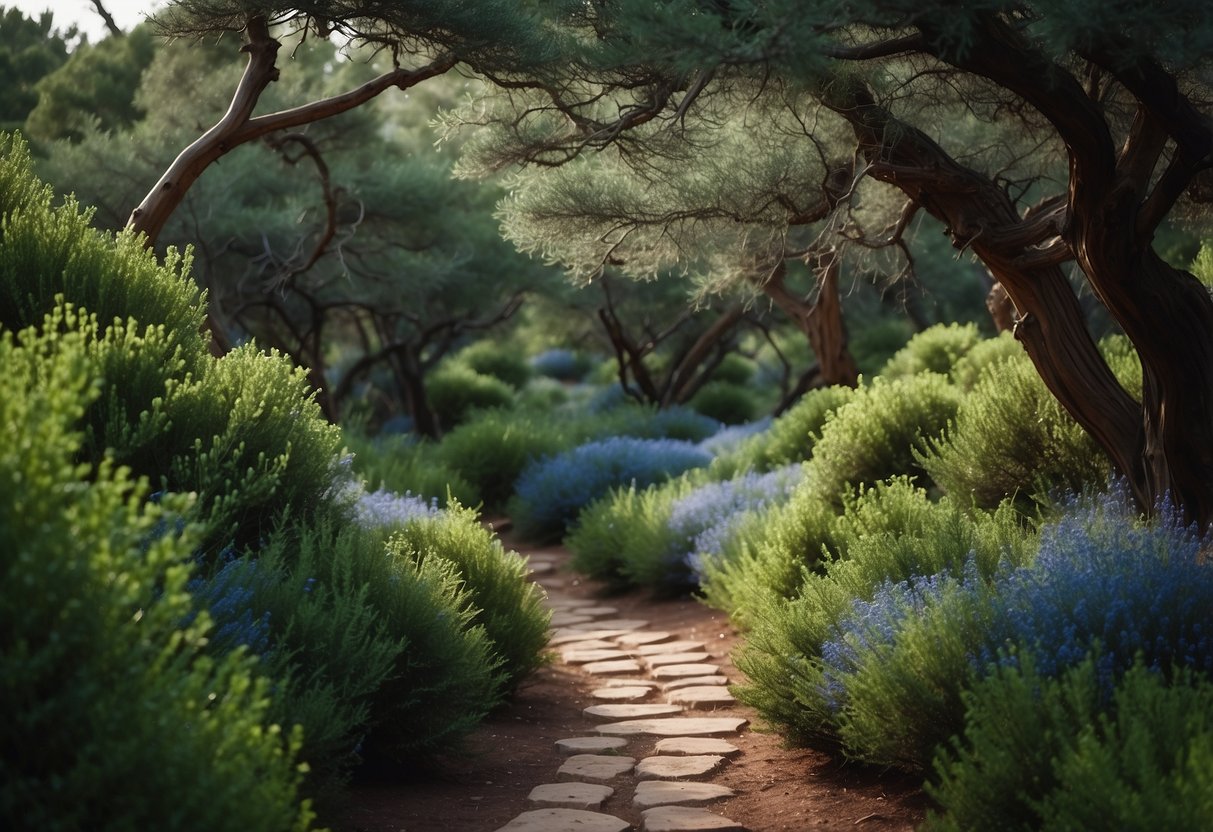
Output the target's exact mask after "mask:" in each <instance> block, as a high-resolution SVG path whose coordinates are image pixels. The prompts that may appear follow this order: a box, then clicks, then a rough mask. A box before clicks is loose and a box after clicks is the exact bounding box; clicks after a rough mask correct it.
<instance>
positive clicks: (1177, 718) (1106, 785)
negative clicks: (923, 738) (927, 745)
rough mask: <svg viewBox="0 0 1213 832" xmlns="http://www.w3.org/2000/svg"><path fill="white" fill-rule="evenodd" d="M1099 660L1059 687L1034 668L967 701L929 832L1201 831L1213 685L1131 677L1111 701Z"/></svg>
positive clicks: (1193, 678) (934, 791)
mask: <svg viewBox="0 0 1213 832" xmlns="http://www.w3.org/2000/svg"><path fill="white" fill-rule="evenodd" d="M1097 664H1098V659H1094V660H1091V659H1088V660H1086V661H1083V662H1080V663H1079V664H1077V665H1076V666H1074V667H1072V668H1071V669H1069V670H1067V671H1066V672H1065V673H1064V674H1063V675H1062V676H1060V677H1056V678H1054V677H1050V676H1046V675H1041V674H1039V673H1037V672H1036V670H1035V668H1034V666H1033V665H1032V663H1031V661H1030V660H1028V661H1024V662H1023V663H1021V664H1019V665H1018V666H1014V667H1003V668H1000V669H998V670H997V671H996V672H994V673H993V674H992V675H991V676H990V677H989V678H987V679H985V680H983V681H981V682H979V683H977V684H976V685H975V687H974V689H973V690H972V691H970V692H968V693H966V694H965V703H966V720H965V722H966V727H965V732H964V737H963V739H962V740H957V741H956V743H955V744H954V745H953V746H952V747H951V748H949V749H947V750H946V751H944V752H943V753H941V754H940V756H939V758H938V759H937V761H936V764H935V771H936V775H937V780H936V781H935V782H931V783H928V784H927V791H928V793H929V794H930V795H931V796H932V797H933V798H934V799H935V801H936V803H937V804H938V805H939V807H940V811H941V814H932V815H931V816H930V817H928V819H927V823H926V826H925V828H926V829H930V830H935V831H936V832H944V831H945V830H962V829H992V830H1025V832H1026V830H1037V829H1049V830H1052V829H1058V830H1060V829H1142V830H1145V829H1198V828H1201V827H1203V826H1204V824H1205V823H1206V822H1207V820H1208V817H1209V812H1210V810H1213V799H1211V797H1210V796H1211V795H1213V776H1211V774H1210V772H1213V765H1211V764H1213V720H1211V718H1210V714H1213V684H1210V682H1209V680H1208V678H1207V677H1206V676H1203V675H1199V674H1193V673H1190V672H1188V671H1181V672H1177V673H1172V674H1166V673H1158V672H1155V671H1150V670H1148V669H1146V668H1145V667H1142V666H1141V665H1136V666H1134V667H1132V668H1130V669H1129V670H1128V672H1127V673H1126V674H1125V675H1124V677H1123V678H1122V679H1121V680H1120V681H1119V682H1118V683H1117V685H1116V687H1115V689H1114V690H1113V692H1112V695H1111V696H1110V697H1109V696H1108V695H1107V693H1106V691H1104V690H1103V689H1102V685H1101V684H1100V682H1099V681H1098V676H1099V675H1100V674H1099V671H1098V669H1097V667H1096V666H1097Z"/></svg>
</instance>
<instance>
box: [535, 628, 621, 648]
mask: <svg viewBox="0 0 1213 832" xmlns="http://www.w3.org/2000/svg"><path fill="white" fill-rule="evenodd" d="M626 632H627V630H570V629H568V628H564V629H560V630H556V631H555V632H553V633H552V637H551V638H549V639H548V646H549V647H558V646H559V645H561V644H571V643H572V642H575V641H591V640H594V641H597V640H599V639H608V638H614V637H615V636H618V635H622V634H624V633H626Z"/></svg>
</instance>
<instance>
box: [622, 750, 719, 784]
mask: <svg viewBox="0 0 1213 832" xmlns="http://www.w3.org/2000/svg"><path fill="white" fill-rule="evenodd" d="M723 763H724V757H721V756H719V755H717V754H688V755H685V756H681V757H676V756H660V757H645V758H644V759H643V760H641V761H640V762H639V763H637V764H636V776H637V777H639V778H640V779H641V780H682V779H686V778H691V777H703V776H704V775H705V774H711V773H712V772H713V771H715V770H716V769H718V768H720V766H721V765H722V764H723Z"/></svg>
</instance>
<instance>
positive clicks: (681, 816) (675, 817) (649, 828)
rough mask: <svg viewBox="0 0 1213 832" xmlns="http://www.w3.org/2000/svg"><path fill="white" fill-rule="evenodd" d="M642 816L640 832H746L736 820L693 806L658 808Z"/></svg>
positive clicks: (645, 812)
mask: <svg viewBox="0 0 1213 832" xmlns="http://www.w3.org/2000/svg"><path fill="white" fill-rule="evenodd" d="M640 816H641V817H642V818H644V820H643V821H642V822H641V824H640V832H746V828H745V827H744V826H742V825H741V824H740V823H738V822H737V821H735V820H730V819H729V818H726V817H722V816H720V815H714V814H712V813H711V812H709V811H708V810H707V809H699V808H696V807H693V806H658V807H657V808H655V809H645V810H644V811H643V812H641V813H640Z"/></svg>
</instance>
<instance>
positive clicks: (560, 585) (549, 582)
mask: <svg viewBox="0 0 1213 832" xmlns="http://www.w3.org/2000/svg"><path fill="white" fill-rule="evenodd" d="M567 585H568V581H566V580H565V579H564V578H544V579H543V583H542V584H540V586H542V587H543V588H544V589H564V588H565V586H567Z"/></svg>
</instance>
